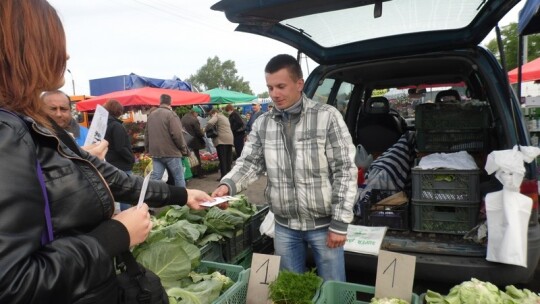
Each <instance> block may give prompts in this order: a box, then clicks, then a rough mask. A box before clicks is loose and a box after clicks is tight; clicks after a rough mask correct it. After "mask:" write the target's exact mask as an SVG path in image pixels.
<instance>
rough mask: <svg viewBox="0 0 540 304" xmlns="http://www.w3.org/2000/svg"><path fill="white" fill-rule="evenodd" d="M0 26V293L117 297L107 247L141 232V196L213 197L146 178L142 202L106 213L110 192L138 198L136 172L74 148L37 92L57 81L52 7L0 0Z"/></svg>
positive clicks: (12, 297) (113, 252)
mask: <svg viewBox="0 0 540 304" xmlns="http://www.w3.org/2000/svg"><path fill="white" fill-rule="evenodd" d="M0 28H1V29H2V30H1V31H0V60H1V61H2V64H0V158H1V159H2V170H1V172H0V192H1V193H2V195H1V196H0V210H2V215H4V216H2V220H1V221H0V231H1V233H0V303H3V304H8V303H55V304H64V303H65V304H68V303H69V304H82V303H118V298H119V295H118V289H119V285H118V280H117V277H116V269H115V265H114V257H115V256H118V255H120V254H121V253H124V252H127V251H129V248H130V247H133V246H135V245H137V244H140V243H142V242H143V241H144V240H145V239H146V238H147V236H148V234H149V232H150V229H151V228H152V222H151V221H150V215H149V213H148V205H150V206H152V207H161V206H165V205H171V204H177V205H188V206H189V207H191V208H193V209H197V210H200V209H202V208H203V207H201V206H200V203H201V202H203V201H208V200H209V199H211V197H210V196H208V195H207V194H205V193H204V192H202V191H199V190H190V189H186V188H182V187H175V186H168V185H167V184H165V183H163V182H161V181H150V183H149V185H148V191H147V192H146V195H145V197H144V200H145V202H146V203H143V204H142V205H141V207H140V208H136V207H134V208H130V209H128V210H126V211H123V212H120V213H119V214H117V215H115V216H113V212H114V202H115V199H119V200H126V201H137V199H138V197H139V194H140V193H141V188H142V183H143V179H142V177H135V176H129V175H127V174H126V173H125V172H123V171H121V170H119V169H117V168H116V167H114V166H112V165H111V164H109V163H107V162H103V161H101V160H100V159H98V158H97V157H95V156H93V155H91V154H89V153H88V152H86V151H84V150H82V149H80V148H79V146H78V145H77V144H76V143H75V141H74V140H73V138H72V137H71V136H70V135H69V134H68V133H66V132H65V131H64V129H63V128H62V127H60V126H58V125H57V124H56V123H55V121H54V120H50V119H49V117H48V116H47V114H46V109H44V108H43V101H41V99H40V94H41V92H43V91H54V90H58V89H59V88H60V87H62V86H63V85H64V71H65V70H66V62H67V59H68V57H69V56H68V54H67V52H66V38H65V33H64V29H63V27H62V23H61V21H60V18H59V16H58V14H57V12H56V11H55V9H54V8H53V7H52V6H51V5H50V4H49V2H47V1H45V0H2V1H0ZM21 50H24V52H23V51H21ZM147 204H148V205H147Z"/></svg>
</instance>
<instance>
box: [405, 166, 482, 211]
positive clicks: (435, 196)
mask: <svg viewBox="0 0 540 304" xmlns="http://www.w3.org/2000/svg"><path fill="white" fill-rule="evenodd" d="M412 199H413V200H415V201H417V202H420V201H424V202H431V201H446V202H461V203H463V202H478V201H480V170H478V169H476V170H452V169H430V170H424V169H420V168H413V169H412Z"/></svg>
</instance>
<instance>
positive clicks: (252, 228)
mask: <svg viewBox="0 0 540 304" xmlns="http://www.w3.org/2000/svg"><path fill="white" fill-rule="evenodd" d="M257 209H258V211H257V213H255V214H254V215H252V216H251V218H250V219H249V220H248V221H247V223H246V225H244V227H245V228H244V230H247V231H248V232H247V233H248V234H249V241H248V244H251V243H253V242H255V241H257V240H258V239H259V238H261V232H260V231H259V227H261V223H262V222H263V221H264V218H265V217H266V215H267V214H268V211H269V210H270V207H269V206H268V205H266V206H257Z"/></svg>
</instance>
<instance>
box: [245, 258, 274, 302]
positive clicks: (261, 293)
mask: <svg viewBox="0 0 540 304" xmlns="http://www.w3.org/2000/svg"><path fill="white" fill-rule="evenodd" d="M280 262H281V257H280V256H279V255H268V254H260V253H254V254H253V257H252V258H251V272H250V273H249V282H248V290H247V295H246V303H249V304H267V303H271V301H270V300H269V299H268V292H269V290H268V286H269V285H270V283H272V282H274V281H275V280H276V278H277V276H278V274H279V263H280Z"/></svg>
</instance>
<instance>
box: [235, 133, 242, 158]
mask: <svg viewBox="0 0 540 304" xmlns="http://www.w3.org/2000/svg"><path fill="white" fill-rule="evenodd" d="M234 150H235V151H236V158H238V157H240V155H242V150H244V135H243V134H242V135H235V136H234Z"/></svg>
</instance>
